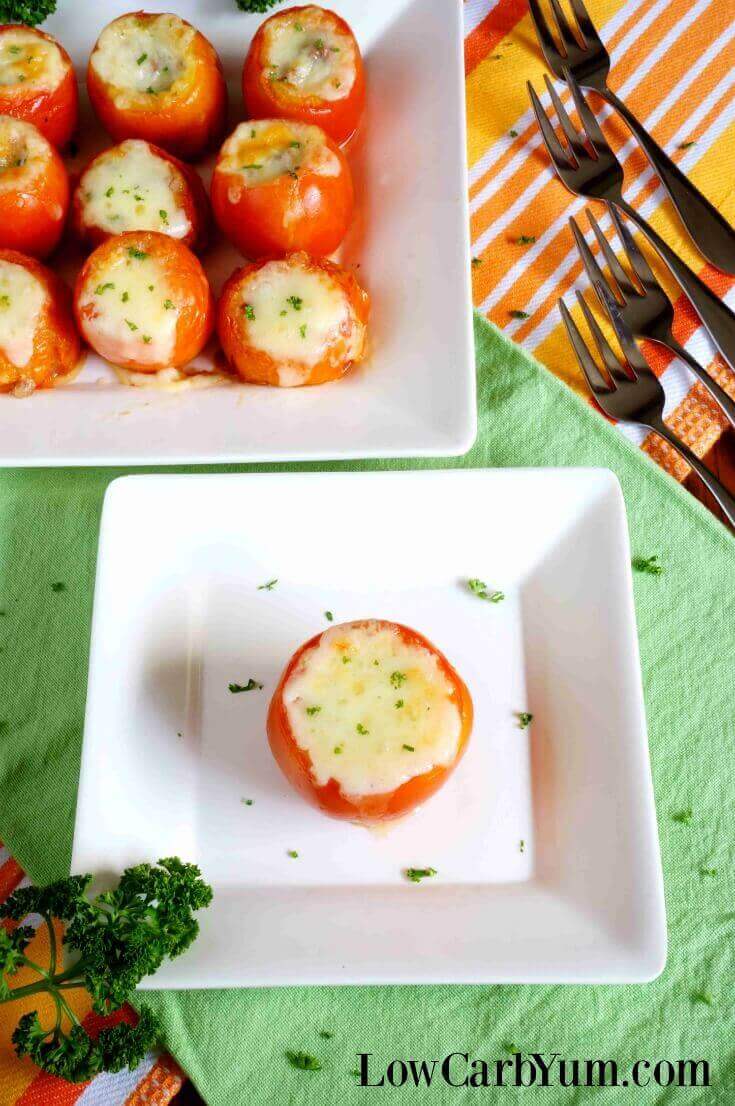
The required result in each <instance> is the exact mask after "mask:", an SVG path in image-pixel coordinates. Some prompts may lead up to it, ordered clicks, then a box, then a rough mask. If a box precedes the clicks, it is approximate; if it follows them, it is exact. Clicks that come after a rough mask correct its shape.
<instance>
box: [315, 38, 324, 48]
mask: <svg viewBox="0 0 735 1106" xmlns="http://www.w3.org/2000/svg"><path fill="white" fill-rule="evenodd" d="M314 45H315V46H316V48H317V50H323V49H324V39H323V38H317V39H315V40H314Z"/></svg>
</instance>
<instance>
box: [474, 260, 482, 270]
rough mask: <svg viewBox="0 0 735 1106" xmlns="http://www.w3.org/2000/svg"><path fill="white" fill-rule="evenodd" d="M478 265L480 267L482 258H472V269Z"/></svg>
mask: <svg viewBox="0 0 735 1106" xmlns="http://www.w3.org/2000/svg"><path fill="white" fill-rule="evenodd" d="M478 265H482V258H481V257H473V258H472V268H473V269H476V268H477V266H478Z"/></svg>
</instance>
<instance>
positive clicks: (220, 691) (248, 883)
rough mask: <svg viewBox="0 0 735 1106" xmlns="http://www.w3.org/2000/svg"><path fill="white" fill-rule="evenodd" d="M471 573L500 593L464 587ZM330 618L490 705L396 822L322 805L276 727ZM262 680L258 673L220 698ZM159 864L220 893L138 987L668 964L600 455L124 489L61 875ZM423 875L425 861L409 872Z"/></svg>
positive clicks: (619, 510)
mask: <svg viewBox="0 0 735 1106" xmlns="http://www.w3.org/2000/svg"><path fill="white" fill-rule="evenodd" d="M472 576H479V577H480V578H482V579H483V580H485V581H486V582H487V583H488V584H489V585H490V586H492V587H493V588H500V589H502V590H503V592H504V593H505V596H506V598H505V600H504V602H500V603H497V604H491V603H486V602H483V601H482V600H480V599H478V598H477V597H476V596H474V595H472V594H471V593H470V592H469V590H468V589H467V587H466V580H467V578H468V577H472ZM274 577H277V579H278V583H277V585H276V586H275V587H274V588H273V589H272V590H271V591H267V590H258V585H259V584H262V583H264V582H266V581H268V580H270V579H272V578H274ZM325 610H331V611H333V612H334V618H335V622H339V621H345V620H349V619H354V618H365V617H382V618H388V619H394V620H397V621H401V622H405V623H407V624H408V625H409V626H414V627H415V628H416V629H418V630H420V631H421V632H423V633H425V634H426V635H427V636H428V637H429V639H430V640H433V641H434V642H435V643H436V644H437V645H438V646H439V647H440V648H441V649H442V650H444V651H445V652H446V654H447V656H448V657H449V659H450V660H451V661H452V662H453V663H454V664H455V665H456V667H457V669H458V670H459V672H460V673H461V674H462V676H463V677H464V679H465V681H466V682H467V684H468V686H469V688H470V691H471V693H472V696H473V699H474V704H475V712H476V717H475V727H474V733H473V736H472V738H471V742H470V746H469V749H468V752H467V754H466V756H465V757H464V759H463V761H462V762H461V764H460V765H459V767H458V769H457V771H456V772H455V774H454V775H453V776H452V777H451V779H450V780H449V781H448V782H447V784H446V785H445V786H444V788H443V789H442V790H441V792H439V794H437V795H436V796H435V797H434V798H433V799H431V800H430V801H429V802H428V803H426V805H425V806H424V807H423V808H421V809H420V810H418V811H417V812H415V813H414V814H413V815H411V816H409V817H407V818H405V819H403V820H402V821H401V822H399V823H397V824H395V825H393V826H392V827H390V828H389V829H387V830H385V831H380V832H375V831H369V830H366V829H364V828H360V827H358V826H355V825H352V824H349V823H344V822H338V821H334V820H332V819H329V818H327V817H325V816H324V815H323V814H320V813H319V812H318V811H316V810H314V809H312V808H311V807H309V806H308V805H307V804H306V803H305V802H304V801H303V800H302V799H301V798H300V797H299V796H298V795H297V794H296V793H295V792H293V791H292V790H291V788H290V786H289V785H288V784H287V783H286V781H285V780H284V778H283V777H282V776H281V773H280V771H279V769H278V768H277V767H276V764H275V762H274V761H273V759H272V757H271V754H270V751H269V748H268V744H267V741H266V738H265V715H266V710H267V706H268V702H269V698H270V694H271V692H272V691H273V688H274V686H275V684H276V681H277V679H278V676H279V674H280V672H281V670H282V668H283V666H284V665H285V663H286V661H287V660H288V658H289V656H290V655H291V653H292V652H293V651H294V650H295V649H296V648H297V647H298V646H299V645H300V644H301V643H302V642H303V641H305V640H306V639H307V638H308V637H310V636H311V635H312V634H314V633H315V632H317V631H318V630H320V629H321V628H326V626H327V625H328V623H327V622H326V621H325V617H324V611H325ZM251 676H252V677H254V678H255V679H256V680H259V681H261V682H262V683H263V684H264V685H265V686H264V689H263V690H262V691H253V692H250V693H248V694H239V695H233V694H231V693H230V692H229V690H228V684H229V683H230V682H232V681H235V682H240V683H244V682H247V680H248V679H249V678H250V677H251ZM524 710H529V711H531V712H532V713H533V715H534V720H533V722H532V724H531V726H530V727H529V728H528V729H526V730H521V729H520V728H519V725H518V717H517V712H519V711H524ZM244 799H252V805H245V804H244V802H243V800H244ZM521 842H523V843H524V845H523V849H521ZM289 850H297V851H298V854H299V856H298V859H292V858H290V857H289V856H288V852H289ZM171 854H176V855H179V856H181V857H182V858H183V859H187V860H192V861H195V862H197V863H199V864H200V865H201V867H202V869H203V871H204V874H205V877H206V878H207V879H208V880H209V881H210V882H211V883H212V884H213V886H214V889H215V897H214V902H213V904H212V906H211V907H210V908H209V909H208V910H206V911H204V912H203V913H202V914H201V922H202V932H201V935H200V937H199V939H198V940H197V942H196V943H195V944H194V946H193V947H192V948H191V949H190V950H189V951H188V952H187V953H186V954H185V955H184V956H183V957H181V958H180V959H178V960H175V961H173V962H171V963H169V964H167V965H166V966H165V967H164V968H162V969H161V971H160V972H159V973H158V974H157V975H156V976H155V977H154V978H153V980H151V981H149V983H148V985H150V986H155V987H213V986H244V985H254V984H298V983H378V982H421V983H428V982H441V981H444V982H459V981H471V982H485V983H489V982H523V981H525V982H554V981H556V982H560V981H575V982H623V981H625V982H630V981H640V980H645V979H650V978H651V977H653V976H655V975H656V974H657V973H658V972H659V971H660V970H661V969H662V967H663V964H664V961H665V955H666V928H665V918H664V903H663V891H662V880H661V867H660V859H659V848H658V836H657V829H656V818H655V812H654V805H653V793H652V788H651V775H650V767H649V760H648V747H647V741H646V727H645V718H644V713H643V701H642V694H641V680H640V672H639V661H638V646H637V639H636V628H635V618H634V610H633V599H632V587H631V578H630V550H629V546H628V537H627V528H626V520H625V509H624V505H623V499H622V495H621V493H620V488H619V486H618V483H617V481H616V479H615V478H614V477H613V476H612V474H611V473H609V472H608V471H606V470H597V469H566V470H556V469H551V470H548V469H547V470H507V471H504V470H494V471H492V470H491V471H480V470H475V471H443V472H403V473H399V472H395V473H360V474H355V473H350V474H342V473H297V474H290V473H289V474H269V475H259V474H249V475H232V476H139V477H136V476H133V477H126V478H123V479H121V480H117V481H115V482H114V483H113V484H111V486H110V489H109V490H108V492H107V497H106V500H105V506H104V513H103V517H102V531H101V536H100V548H99V561H98V567H97V584H96V592H95V608H94V620H93V627H92V648H91V660H90V670H89V691H88V700H87V715H86V723H85V736H84V751H83V757H82V774H81V781H80V787H79V800H78V807H77V823H76V832H75V839H74V856H73V862H72V866H73V870H74V871H79V872H84V871H92V872H95V873H103V872H107V871H111V870H112V871H120V870H121V869H122V868H123V867H124V866H126V865H128V864H131V863H136V862H138V861H141V860H154V859H156V858H158V857H161V856H167V855H171ZM427 865H429V866H432V867H434V868H436V869H437V871H438V875H437V877H436V878H435V879H433V880H430V881H426V882H424V883H421V884H412V883H408V882H407V881H406V880H405V879H404V878H403V875H402V870H403V869H404V868H405V867H407V866H420V867H424V866H427ZM408 935H410V939H407V938H408Z"/></svg>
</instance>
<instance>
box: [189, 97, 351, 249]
mask: <svg viewBox="0 0 735 1106" xmlns="http://www.w3.org/2000/svg"><path fill="white" fill-rule="evenodd" d="M211 196H212V206H213V208H214V214H215V218H216V219H217V222H218V223H219V225H220V227H221V228H222V230H223V231H224V233H225V234H226V235H227V237H228V238H230V239H231V241H232V242H234V243H235V245H236V246H237V248H238V249H239V250H242V252H243V253H244V254H245V255H246V257H264V256H266V255H273V254H282V253H290V252H292V251H295V250H306V251H307V252H308V253H310V254H312V255H313V256H315V257H323V256H324V255H325V254H328V253H331V252H332V250H336V249H337V246H338V245H339V244H340V242H341V241H342V239H343V238H344V236H345V233H346V231H347V228H348V226H349V224H350V219H351V217H352V206H353V200H354V194H353V188H352V174H351V173H350V167H349V165H348V164H347V160H346V159H345V156H344V154H343V153H342V151H341V150H340V149H339V147H338V146H336V145H335V143H334V142H332V140H331V139H330V138H327V136H326V135H325V133H324V131H323V130H321V128H320V127H313V126H311V125H310V124H307V123H292V122H289V121H288V120H285V119H257V120H252V121H251V122H249V123H241V124H240V126H239V127H238V128H237V129H236V130H235V131H234V133H233V134H231V135H230V137H229V138H228V139H227V141H226V142H225V144H224V146H223V147H222V149H221V151H220V155H219V158H218V160H217V164H216V166H215V169H214V173H213V175H212V188H211Z"/></svg>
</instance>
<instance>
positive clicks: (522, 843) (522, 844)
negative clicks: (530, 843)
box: [518, 838, 526, 853]
mask: <svg viewBox="0 0 735 1106" xmlns="http://www.w3.org/2000/svg"><path fill="white" fill-rule="evenodd" d="M518 849H519V851H520V852H522V853H525V851H526V842H525V841H524V840H523V838H521V839H520V841H519V842H518Z"/></svg>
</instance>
